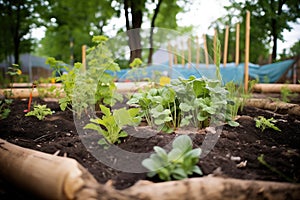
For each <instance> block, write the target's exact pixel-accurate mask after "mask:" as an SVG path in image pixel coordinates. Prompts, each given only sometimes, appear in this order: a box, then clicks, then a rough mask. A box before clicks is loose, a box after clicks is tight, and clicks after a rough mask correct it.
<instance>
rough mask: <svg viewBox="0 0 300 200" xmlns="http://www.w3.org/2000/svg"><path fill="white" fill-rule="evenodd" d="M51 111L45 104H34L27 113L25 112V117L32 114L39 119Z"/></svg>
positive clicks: (50, 113)
mask: <svg viewBox="0 0 300 200" xmlns="http://www.w3.org/2000/svg"><path fill="white" fill-rule="evenodd" d="M52 113H53V112H52V111H51V109H50V108H47V105H39V104H38V105H35V106H34V109H33V110H32V111H30V112H28V113H27V114H25V116H26V117H28V116H34V117H36V118H38V119H39V120H43V119H44V118H45V117H46V116H47V115H52Z"/></svg>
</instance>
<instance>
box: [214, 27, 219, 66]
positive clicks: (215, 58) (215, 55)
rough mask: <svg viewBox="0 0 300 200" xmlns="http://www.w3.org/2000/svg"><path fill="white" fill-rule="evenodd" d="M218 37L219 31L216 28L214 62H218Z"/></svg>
mask: <svg viewBox="0 0 300 200" xmlns="http://www.w3.org/2000/svg"><path fill="white" fill-rule="evenodd" d="M217 38H218V32H217V29H215V34H214V64H216V63H217Z"/></svg>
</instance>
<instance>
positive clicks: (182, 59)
mask: <svg viewBox="0 0 300 200" xmlns="http://www.w3.org/2000/svg"><path fill="white" fill-rule="evenodd" d="M181 47H182V52H181V64H182V67H184V65H185V58H184V45H183V41H181Z"/></svg>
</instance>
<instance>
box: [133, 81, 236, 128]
mask: <svg viewBox="0 0 300 200" xmlns="http://www.w3.org/2000/svg"><path fill="white" fill-rule="evenodd" d="M227 94H228V91H227V90H226V89H225V87H222V85H221V84H220V81H218V80H211V79H207V78H196V77H194V76H191V77H190V78H189V79H182V78H179V79H176V80H173V81H172V82H171V84H169V85H165V86H163V87H162V88H152V89H150V90H149V91H144V92H140V93H135V94H133V95H132V97H131V98H130V99H129V101H128V102H127V104H129V105H132V106H133V105H134V106H139V107H140V108H141V111H142V113H141V116H142V117H145V118H146V120H147V122H148V124H149V125H150V126H152V127H154V126H157V128H159V130H161V131H164V132H167V133H168V132H172V131H174V130H176V128H177V127H184V126H189V125H191V126H194V127H196V128H198V129H202V128H205V127H207V126H209V125H210V124H214V125H218V123H219V122H220V121H223V122H224V121H227V122H232V123H230V125H232V126H233V125H236V124H235V123H234V121H233V119H232V118H229V117H227V116H226V115H225V114H224V113H226V109H227V107H226V106H227V100H226V97H227ZM228 108H229V107H228Z"/></svg>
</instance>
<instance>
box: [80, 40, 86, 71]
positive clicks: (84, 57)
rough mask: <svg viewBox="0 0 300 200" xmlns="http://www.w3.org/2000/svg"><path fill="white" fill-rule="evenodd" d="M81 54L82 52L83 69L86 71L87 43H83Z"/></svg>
mask: <svg viewBox="0 0 300 200" xmlns="http://www.w3.org/2000/svg"><path fill="white" fill-rule="evenodd" d="M81 51H82V52H81V54H82V60H81V62H82V68H83V71H86V45H82V47H81Z"/></svg>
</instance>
